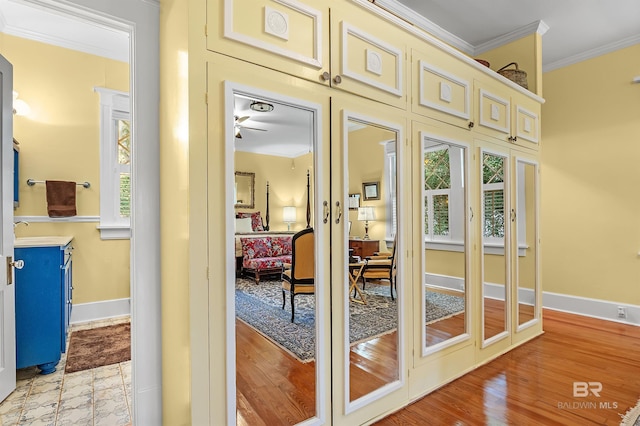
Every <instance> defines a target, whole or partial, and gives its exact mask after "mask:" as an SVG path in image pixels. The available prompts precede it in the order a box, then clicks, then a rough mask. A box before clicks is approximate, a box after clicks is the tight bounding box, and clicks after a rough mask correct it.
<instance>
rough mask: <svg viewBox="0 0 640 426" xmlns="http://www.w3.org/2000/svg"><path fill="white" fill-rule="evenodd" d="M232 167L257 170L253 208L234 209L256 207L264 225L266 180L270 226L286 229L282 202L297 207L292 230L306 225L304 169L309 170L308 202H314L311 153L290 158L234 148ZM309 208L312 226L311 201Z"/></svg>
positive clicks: (274, 228) (247, 170)
mask: <svg viewBox="0 0 640 426" xmlns="http://www.w3.org/2000/svg"><path fill="white" fill-rule="evenodd" d="M292 166H293V167H294V168H292ZM235 168H236V171H238V172H251V173H255V174H256V180H255V186H256V187H255V208H253V209H245V208H242V209H237V211H239V212H240V211H246V212H249V211H252V212H256V211H259V212H260V214H261V215H262V221H263V222H264V224H265V225H266V224H267V222H266V219H265V215H266V209H267V181H268V182H269V230H271V231H286V230H287V224H286V223H284V222H283V221H282V208H283V207H284V206H295V207H296V223H292V224H291V230H292V231H299V230H301V229H304V228H306V227H307V170H309V171H310V177H309V181H310V182H309V185H310V191H311V197H310V202H311V203H313V154H305V155H302V156H300V157H297V158H295V159H293V161H292V159H291V158H285V157H276V156H273V155H261V154H253V153H249V152H241V151H236V152H235ZM311 211H312V217H311V226H313V224H314V221H313V205H311Z"/></svg>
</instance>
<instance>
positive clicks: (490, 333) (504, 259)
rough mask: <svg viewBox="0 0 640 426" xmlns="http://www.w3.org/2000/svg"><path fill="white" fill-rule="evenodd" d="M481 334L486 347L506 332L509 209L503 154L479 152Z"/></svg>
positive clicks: (505, 162) (506, 160)
mask: <svg viewBox="0 0 640 426" xmlns="http://www.w3.org/2000/svg"><path fill="white" fill-rule="evenodd" d="M481 159H482V160H481V161H482V163H481V170H480V172H481V176H480V177H481V179H482V320H483V327H482V337H483V339H482V340H483V345H482V347H483V348H485V347H487V346H489V345H490V344H492V343H495V342H497V341H498V340H501V339H502V338H504V337H506V336H507V335H508V329H507V325H508V321H507V319H508V316H507V312H508V307H509V286H508V284H509V268H508V265H509V255H508V253H509V244H508V241H509V226H508V224H509V220H510V218H509V211H508V207H507V206H508V202H507V196H508V195H507V194H509V189H508V184H507V183H508V182H509V177H508V176H509V172H508V164H509V161H508V158H507V156H506V154H501V153H493V152H487V151H484V150H483V151H482V152H481Z"/></svg>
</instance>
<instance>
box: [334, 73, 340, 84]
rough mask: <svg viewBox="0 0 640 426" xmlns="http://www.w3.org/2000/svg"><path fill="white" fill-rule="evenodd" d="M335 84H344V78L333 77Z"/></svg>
mask: <svg viewBox="0 0 640 426" xmlns="http://www.w3.org/2000/svg"><path fill="white" fill-rule="evenodd" d="M333 82H334V83H336V84H340V83H342V77H340V76H339V75H336V76H335V77H333Z"/></svg>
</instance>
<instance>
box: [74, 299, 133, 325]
mask: <svg viewBox="0 0 640 426" xmlns="http://www.w3.org/2000/svg"><path fill="white" fill-rule="evenodd" d="M127 315H131V300H130V299H129V298H128V297H127V298H125V299H113V300H102V301H99V302H89V303H78V304H76V303H74V304H73V306H72V308H71V324H81V323H85V322H91V321H97V320H103V319H108V318H117V317H123V316H127Z"/></svg>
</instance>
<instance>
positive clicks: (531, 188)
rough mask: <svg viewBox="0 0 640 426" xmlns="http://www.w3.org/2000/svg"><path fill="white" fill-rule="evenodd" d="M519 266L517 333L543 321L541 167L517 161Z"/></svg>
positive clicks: (517, 261) (516, 190) (525, 161)
mask: <svg viewBox="0 0 640 426" xmlns="http://www.w3.org/2000/svg"><path fill="white" fill-rule="evenodd" d="M514 186H515V188H514V189H515V200H516V216H515V222H514V227H515V239H516V241H517V252H518V253H517V256H515V258H516V262H515V282H516V314H515V318H516V324H515V329H516V331H517V332H521V331H522V330H524V329H526V328H528V327H530V326H532V325H534V324H535V323H536V322H537V321H538V319H539V317H540V309H539V308H540V306H539V288H540V283H539V277H538V239H539V232H538V164H537V162H535V161H533V160H529V159H526V158H522V157H519V156H516V157H515V185H514Z"/></svg>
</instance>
